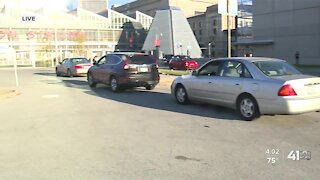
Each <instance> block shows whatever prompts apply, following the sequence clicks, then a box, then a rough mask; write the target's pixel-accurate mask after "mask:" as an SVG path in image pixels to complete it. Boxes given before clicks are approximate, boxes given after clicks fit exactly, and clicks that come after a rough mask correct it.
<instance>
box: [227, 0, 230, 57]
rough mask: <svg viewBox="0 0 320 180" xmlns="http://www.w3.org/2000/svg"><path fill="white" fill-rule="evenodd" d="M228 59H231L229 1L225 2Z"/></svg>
mask: <svg viewBox="0 0 320 180" xmlns="http://www.w3.org/2000/svg"><path fill="white" fill-rule="evenodd" d="M227 26H228V57H229V58H230V57H231V28H230V0H227Z"/></svg>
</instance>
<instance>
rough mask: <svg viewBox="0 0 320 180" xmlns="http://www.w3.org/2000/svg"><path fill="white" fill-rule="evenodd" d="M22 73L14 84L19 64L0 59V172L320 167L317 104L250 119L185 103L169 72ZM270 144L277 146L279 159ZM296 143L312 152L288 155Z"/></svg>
mask: <svg viewBox="0 0 320 180" xmlns="http://www.w3.org/2000/svg"><path fill="white" fill-rule="evenodd" d="M18 74H19V82H20V86H19V87H18V88H16V87H15V81H14V73H13V71H12V69H0V77H1V78H0V92H3V93H2V95H1V93H0V123H1V125H0V180H7V179H8V180H11V179H19V180H20V179H23V180H28V179H30V180H31V179H32V180H37V179H39V180H43V179H59V180H60V179H76V180H79V179H88V180H95V179H101V180H102V179H314V180H316V179H319V177H320V163H319V162H320V113H317V112H314V113H307V114H303V115H294V116H280V115H277V116H263V117H261V118H260V119H258V120H255V121H252V122H246V121H242V120H240V119H239V117H238V116H237V115H236V113H235V112H234V111H233V110H228V109H225V108H220V107H215V106H210V105H200V104H193V105H187V106H182V105H178V104H177V103H176V102H175V100H174V98H173V97H172V96H171V95H170V81H171V80H172V77H167V76H162V77H161V81H162V83H161V84H160V85H159V86H157V88H156V89H155V90H153V91H145V90H144V89H135V90H128V91H125V92H120V93H117V94H115V93H112V92H111V91H110V90H109V88H108V87H107V86H103V85H99V86H98V87H97V88H94V89H90V88H89V87H88V85H87V83H86V78H85V77H74V78H68V77H56V76H55V74H54V70H53V69H50V68H49V69H45V68H38V69H31V68H25V69H20V70H19V71H18ZM12 90H15V91H14V93H15V94H14V95H12V94H11V96H10V97H4V95H3V94H5V92H9V93H10V92H12ZM1 96H2V98H1ZM267 149H279V155H274V156H272V157H275V160H276V163H274V164H271V163H268V160H267V157H271V156H268V155H267V154H266V150H267ZM291 150H306V151H310V152H311V155H312V159H311V160H299V161H293V160H291V159H287V156H288V154H289V152H290V151H291Z"/></svg>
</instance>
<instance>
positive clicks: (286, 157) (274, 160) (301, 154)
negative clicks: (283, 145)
mask: <svg viewBox="0 0 320 180" xmlns="http://www.w3.org/2000/svg"><path fill="white" fill-rule="evenodd" d="M265 153H266V156H267V157H266V160H267V163H268V164H272V165H274V164H278V163H279V162H280V161H300V160H311V151H306V150H289V151H281V150H280V149H267V150H266V152H265Z"/></svg>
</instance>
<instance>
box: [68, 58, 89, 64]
mask: <svg viewBox="0 0 320 180" xmlns="http://www.w3.org/2000/svg"><path fill="white" fill-rule="evenodd" d="M71 61H72V63H73V64H85V63H90V61H89V60H88V59H86V58H74V59H71Z"/></svg>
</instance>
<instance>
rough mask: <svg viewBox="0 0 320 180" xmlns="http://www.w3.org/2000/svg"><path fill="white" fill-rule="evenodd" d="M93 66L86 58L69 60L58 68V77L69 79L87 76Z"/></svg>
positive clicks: (64, 61)
mask: <svg viewBox="0 0 320 180" xmlns="http://www.w3.org/2000/svg"><path fill="white" fill-rule="evenodd" d="M91 66H92V64H91V63H90V61H89V60H88V59H86V58H82V57H79V58H67V59H64V60H63V61H62V62H60V63H59V64H58V65H57V66H56V75H57V76H61V75H67V76H69V77H73V76H79V75H86V74H87V72H88V69H89V68H90V67H91Z"/></svg>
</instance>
